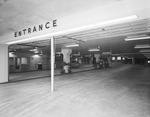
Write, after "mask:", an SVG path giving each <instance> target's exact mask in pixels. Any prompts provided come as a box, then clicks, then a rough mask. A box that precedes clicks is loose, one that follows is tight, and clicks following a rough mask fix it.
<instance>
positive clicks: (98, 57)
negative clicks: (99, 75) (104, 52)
mask: <svg viewBox="0 0 150 117" xmlns="http://www.w3.org/2000/svg"><path fill="white" fill-rule="evenodd" d="M94 57H95V58H96V63H98V62H99V61H100V54H94Z"/></svg>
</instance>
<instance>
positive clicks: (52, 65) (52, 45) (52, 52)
mask: <svg viewBox="0 0 150 117" xmlns="http://www.w3.org/2000/svg"><path fill="white" fill-rule="evenodd" d="M54 51H55V49H54V37H51V92H53V91H54V53H55V52H54Z"/></svg>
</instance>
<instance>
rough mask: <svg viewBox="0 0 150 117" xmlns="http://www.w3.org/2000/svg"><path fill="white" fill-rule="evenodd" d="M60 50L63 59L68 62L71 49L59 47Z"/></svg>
mask: <svg viewBox="0 0 150 117" xmlns="http://www.w3.org/2000/svg"><path fill="white" fill-rule="evenodd" d="M61 52H62V54H63V61H64V62H66V63H70V54H71V53H72V49H70V48H64V49H61Z"/></svg>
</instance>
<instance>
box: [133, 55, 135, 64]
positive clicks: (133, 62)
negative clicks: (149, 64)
mask: <svg viewBox="0 0 150 117" xmlns="http://www.w3.org/2000/svg"><path fill="white" fill-rule="evenodd" d="M134 64H135V58H134V57H132V65H134Z"/></svg>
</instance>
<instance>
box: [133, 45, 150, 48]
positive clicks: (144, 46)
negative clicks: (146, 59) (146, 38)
mask: <svg viewBox="0 0 150 117" xmlns="http://www.w3.org/2000/svg"><path fill="white" fill-rule="evenodd" d="M134 48H135V49H140V48H150V45H149V44H145V45H136V46H135V47H134Z"/></svg>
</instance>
